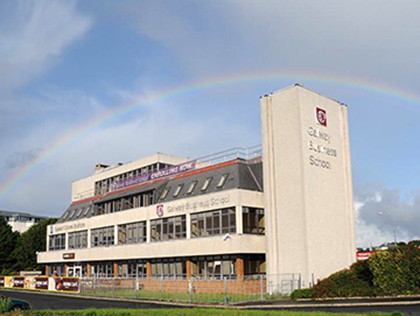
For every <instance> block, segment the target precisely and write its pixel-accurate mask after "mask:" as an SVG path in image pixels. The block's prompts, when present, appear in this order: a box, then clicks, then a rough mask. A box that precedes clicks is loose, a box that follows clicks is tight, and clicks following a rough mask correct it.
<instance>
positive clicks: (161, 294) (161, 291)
mask: <svg viewBox="0 0 420 316" xmlns="http://www.w3.org/2000/svg"><path fill="white" fill-rule="evenodd" d="M162 299H163V276H161V277H160V299H159V300H162Z"/></svg>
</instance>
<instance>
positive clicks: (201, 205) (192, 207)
mask: <svg viewBox="0 0 420 316" xmlns="http://www.w3.org/2000/svg"><path fill="white" fill-rule="evenodd" d="M229 202H230V195H226V196H223V197H220V198H210V199H205V200H202V201H195V202H185V203H182V204H178V205H174V206H172V205H171V206H167V208H166V210H167V213H168V214H173V213H187V212H194V211H198V210H208V209H211V208H217V207H220V206H224V205H227V204H229Z"/></svg>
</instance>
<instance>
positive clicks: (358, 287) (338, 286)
mask: <svg viewBox="0 0 420 316" xmlns="http://www.w3.org/2000/svg"><path fill="white" fill-rule="evenodd" d="M358 272H360V271H358ZM374 295H375V291H374V289H373V287H372V286H371V283H370V282H369V281H368V280H366V279H365V278H359V277H358V274H357V273H356V272H354V271H352V270H351V269H346V270H341V271H339V272H336V273H334V274H332V275H331V276H329V277H328V278H326V279H324V280H321V281H319V282H318V283H317V284H316V285H315V286H314V292H313V297H315V298H323V297H354V296H374Z"/></svg>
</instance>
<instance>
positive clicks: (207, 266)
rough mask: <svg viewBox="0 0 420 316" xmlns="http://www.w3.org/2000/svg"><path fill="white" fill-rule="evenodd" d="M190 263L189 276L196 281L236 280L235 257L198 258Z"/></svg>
mask: <svg viewBox="0 0 420 316" xmlns="http://www.w3.org/2000/svg"><path fill="white" fill-rule="evenodd" d="M191 261H192V264H191V275H192V276H193V277H194V278H196V279H207V280H220V279H223V278H227V279H236V258H235V256H208V257H198V258H192V260H191Z"/></svg>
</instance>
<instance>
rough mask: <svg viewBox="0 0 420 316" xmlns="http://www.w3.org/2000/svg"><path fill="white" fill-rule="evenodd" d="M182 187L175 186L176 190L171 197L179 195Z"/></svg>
mask: <svg viewBox="0 0 420 316" xmlns="http://www.w3.org/2000/svg"><path fill="white" fill-rule="evenodd" d="M183 186H184V185H183V184H180V185H178V186H177V188H176V190H175V192H174V195H173V197H177V196H178V195H179V193H181V190H182V187H183Z"/></svg>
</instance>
